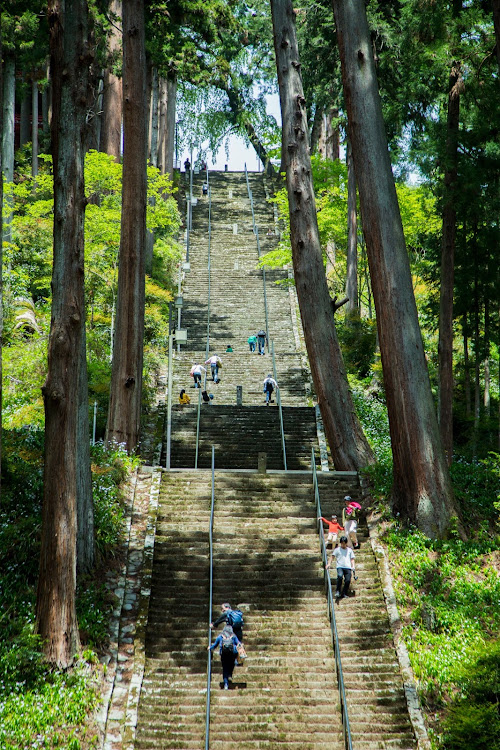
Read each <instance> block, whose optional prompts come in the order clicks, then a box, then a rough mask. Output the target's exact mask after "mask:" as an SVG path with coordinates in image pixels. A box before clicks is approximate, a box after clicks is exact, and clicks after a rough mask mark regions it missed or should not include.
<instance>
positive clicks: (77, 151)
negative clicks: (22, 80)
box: [36, 0, 90, 668]
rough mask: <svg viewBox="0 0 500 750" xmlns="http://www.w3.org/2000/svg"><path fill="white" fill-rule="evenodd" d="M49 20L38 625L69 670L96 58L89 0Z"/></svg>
mask: <svg viewBox="0 0 500 750" xmlns="http://www.w3.org/2000/svg"><path fill="white" fill-rule="evenodd" d="M48 14H49V28H50V53H51V80H52V86H53V113H52V126H51V137H52V156H53V164H54V167H53V168H54V259H53V271H52V318H51V327H50V336H49V349H48V372H47V379H46V381H45V384H44V386H43V389H42V390H43V396H44V405H45V466H44V497H43V506H42V540H41V555H40V572H39V579H38V591H37V611H36V615H37V617H36V622H37V631H38V633H39V634H40V636H41V637H42V641H43V644H44V652H45V656H46V658H47V660H48V661H49V662H50V663H52V664H55V665H57V666H58V667H59V668H66V667H68V666H70V665H71V664H72V662H73V660H74V657H75V654H76V653H77V652H78V650H79V646H80V639H79V633H78V622H77V618H76V609H75V589H76V536H77V483H78V472H79V467H78V465H77V464H78V461H77V455H78V445H77V443H78V408H79V388H80V382H81V377H82V368H83V366H84V362H83V361H82V355H83V346H84V339H83V336H84V328H85V301H84V216H85V190H84V157H85V137H86V133H85V119H86V111H87V104H88V72H89V62H90V56H89V50H88V46H87V40H88V8H87V3H86V0H66V1H65V2H64V3H61V2H60V0H51V2H50V3H49V9H48ZM87 418H88V417H87ZM87 439H88V430H87Z"/></svg>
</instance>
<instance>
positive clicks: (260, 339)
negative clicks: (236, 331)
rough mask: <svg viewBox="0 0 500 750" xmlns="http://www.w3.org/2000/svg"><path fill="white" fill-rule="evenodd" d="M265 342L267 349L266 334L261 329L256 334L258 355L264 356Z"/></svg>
mask: <svg viewBox="0 0 500 750" xmlns="http://www.w3.org/2000/svg"><path fill="white" fill-rule="evenodd" d="M266 342H267V348H268V349H269V341H267V334H266V332H265V331H264V329H263V328H261V329H260V331H258V332H257V344H258V345H259V354H265V351H264V350H265V347H266Z"/></svg>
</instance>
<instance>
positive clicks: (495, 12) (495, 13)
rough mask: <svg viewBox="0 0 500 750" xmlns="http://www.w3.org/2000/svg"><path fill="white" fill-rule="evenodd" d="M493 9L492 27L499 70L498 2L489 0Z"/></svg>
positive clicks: (499, 9)
mask: <svg viewBox="0 0 500 750" xmlns="http://www.w3.org/2000/svg"><path fill="white" fill-rule="evenodd" d="M491 6H492V9H493V26H494V28H495V39H496V47H495V52H496V56H497V62H498V67H499V68H500V0H491Z"/></svg>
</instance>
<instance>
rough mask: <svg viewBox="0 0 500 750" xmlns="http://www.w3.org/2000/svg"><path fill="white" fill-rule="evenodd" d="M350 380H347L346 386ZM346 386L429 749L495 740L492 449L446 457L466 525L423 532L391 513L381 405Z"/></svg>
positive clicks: (498, 584) (498, 656) (496, 551)
mask: <svg viewBox="0 0 500 750" xmlns="http://www.w3.org/2000/svg"><path fill="white" fill-rule="evenodd" d="M353 386H354V387H353ZM351 387H353V393H354V399H355V402H356V407H357V411H358V414H359V417H360V420H361V422H362V424H363V427H364V429H365V434H366V435H367V437H368V439H369V441H370V444H371V446H372V448H373V450H374V452H375V454H376V455H377V458H378V464H377V465H376V466H375V467H373V468H370V469H369V470H368V471H367V474H368V476H369V480H370V484H371V488H372V495H373V498H374V500H375V503H376V505H377V508H378V511H379V514H380V518H381V520H383V521H384V522H385V525H386V526H387V532H386V533H385V536H384V538H383V541H384V542H385V544H386V546H387V552H388V557H389V561H390V565H391V570H392V576H393V583H394V589H395V593H396V598H397V602H398V607H399V611H400V614H401V617H402V620H403V634H404V638H405V642H406V645H407V648H408V652H409V656H410V660H411V663H412V667H413V671H414V674H415V677H416V679H417V683H418V688H419V693H420V697H421V701H422V704H423V707H424V710H425V711H426V715H427V718H428V723H429V727H430V736H431V742H432V746H433V748H434V749H435V750H466V749H467V748H475V750H499V748H500V715H499V698H500V639H499V637H498V633H499V632H500V533H499V531H500V527H499V512H500V495H499V491H500V456H499V455H498V454H495V453H490V454H489V456H488V457H487V458H486V459H484V460H482V461H477V460H476V461H471V460H467V459H465V458H458V459H456V460H455V462H454V464H453V466H452V470H451V475H452V481H453V487H454V492H455V498H456V500H457V503H458V506H459V510H460V513H461V516H462V518H463V519H465V524H466V528H467V533H468V539H467V541H464V540H462V539H461V538H460V536H459V534H458V533H457V531H456V530H452V531H451V533H450V535H449V538H447V539H444V540H430V539H428V538H427V537H425V536H424V535H423V534H422V533H421V532H420V531H419V530H418V529H416V528H411V527H410V528H408V526H405V525H403V524H402V523H400V521H399V519H397V518H394V517H393V516H392V513H391V510H390V491H391V481H392V458H391V452H390V440H389V431H388V423H387V417H386V411H385V406H384V405H383V404H382V402H381V401H379V400H378V399H377V397H376V396H373V395H367V392H366V391H363V390H362V389H361V388H357V387H356V385H355V384H354V383H353V382H351Z"/></svg>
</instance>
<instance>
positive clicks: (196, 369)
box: [189, 362, 206, 388]
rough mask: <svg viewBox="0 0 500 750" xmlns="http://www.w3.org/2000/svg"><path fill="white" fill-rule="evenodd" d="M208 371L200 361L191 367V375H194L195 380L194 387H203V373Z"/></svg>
mask: <svg viewBox="0 0 500 750" xmlns="http://www.w3.org/2000/svg"><path fill="white" fill-rule="evenodd" d="M202 372H206V369H205V368H204V367H203V366H202V365H200V364H198V362H195V363H194V365H193V366H192V368H191V372H190V373H189V374H190V375H192V376H193V380H194V387H195V388H201V373H202Z"/></svg>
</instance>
